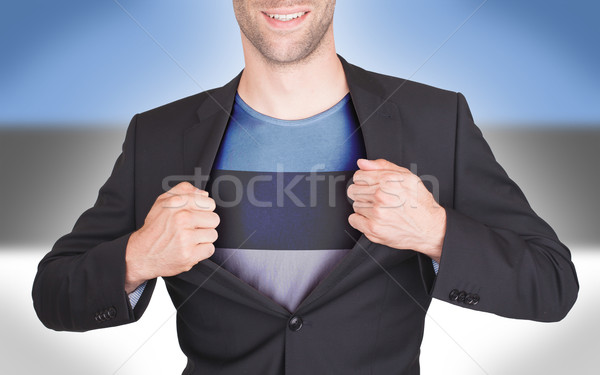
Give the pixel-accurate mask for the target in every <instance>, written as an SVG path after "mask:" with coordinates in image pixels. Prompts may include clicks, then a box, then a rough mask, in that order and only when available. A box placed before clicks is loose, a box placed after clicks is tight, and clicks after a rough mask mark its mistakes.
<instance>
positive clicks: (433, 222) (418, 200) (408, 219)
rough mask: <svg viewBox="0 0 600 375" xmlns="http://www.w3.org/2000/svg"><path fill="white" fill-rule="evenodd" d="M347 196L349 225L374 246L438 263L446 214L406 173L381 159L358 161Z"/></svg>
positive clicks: (415, 177) (415, 176)
mask: <svg viewBox="0 0 600 375" xmlns="http://www.w3.org/2000/svg"><path fill="white" fill-rule="evenodd" d="M358 167H359V168H360V169H359V170H358V171H356V172H355V173H354V175H353V178H352V179H353V182H354V183H353V184H351V185H350V186H349V187H348V191H347V195H348V197H349V198H350V199H352V200H353V201H354V203H353V204H352V208H353V209H354V213H353V214H351V215H350V216H349V217H348V222H349V223H350V225H351V226H352V227H353V228H355V229H358V230H359V231H361V232H362V233H364V234H365V236H366V237H367V238H368V239H369V240H371V241H373V242H376V243H379V244H383V245H386V246H389V247H393V248H396V249H412V250H415V251H418V252H420V253H423V254H425V255H427V256H429V257H430V258H432V259H433V260H435V261H436V262H439V261H440V257H441V254H442V244H443V241H444V237H445V234H446V211H445V210H444V208H443V207H441V206H440V205H439V204H438V203H437V202H436V201H435V199H434V197H433V195H432V194H431V193H430V192H429V190H427V188H426V187H425V186H424V185H423V183H422V181H421V179H420V178H419V177H418V176H417V175H415V174H414V173H412V172H411V171H410V170H408V169H406V168H403V167H401V166H398V165H396V164H394V163H392V162H389V161H387V160H385V159H377V160H365V159H359V160H358Z"/></svg>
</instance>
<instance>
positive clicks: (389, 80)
mask: <svg viewBox="0 0 600 375" xmlns="http://www.w3.org/2000/svg"><path fill="white" fill-rule="evenodd" d="M355 68H356V69H359V70H361V71H362V73H363V76H364V77H366V78H367V80H368V84H369V85H371V86H374V87H376V88H377V89H378V91H379V93H380V95H381V96H383V97H385V98H389V99H388V100H392V101H394V102H404V103H406V102H411V103H418V102H420V103H422V104H426V103H431V104H435V103H437V104H438V105H439V104H440V101H441V102H452V103H454V105H456V97H457V94H458V93H457V92H456V91H451V90H447V89H442V88H439V87H434V86H431V85H428V84H424V83H420V82H416V81H412V80H410V79H406V78H401V77H396V76H392V75H387V74H383V73H378V72H373V71H370V70H366V69H363V68H360V67H356V66H355Z"/></svg>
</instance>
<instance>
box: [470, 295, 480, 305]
mask: <svg viewBox="0 0 600 375" xmlns="http://www.w3.org/2000/svg"><path fill="white" fill-rule="evenodd" d="M471 298H472V299H473V306H475V305H477V304H478V303H479V295H477V294H473V295H472V297H471Z"/></svg>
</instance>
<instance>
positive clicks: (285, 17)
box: [267, 12, 306, 21]
mask: <svg viewBox="0 0 600 375" xmlns="http://www.w3.org/2000/svg"><path fill="white" fill-rule="evenodd" d="M304 14H306V12H298V13H292V14H267V16H269V17H271V18H273V19H276V20H279V21H291V20H293V19H295V18H298V17H302V16H303V15H304Z"/></svg>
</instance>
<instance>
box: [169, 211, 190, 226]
mask: <svg viewBox="0 0 600 375" xmlns="http://www.w3.org/2000/svg"><path fill="white" fill-rule="evenodd" d="M190 216H191V213H190V212H189V211H188V210H179V211H177V212H175V213H174V214H173V222H174V223H175V224H177V225H185V224H187V223H189V221H190Z"/></svg>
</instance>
